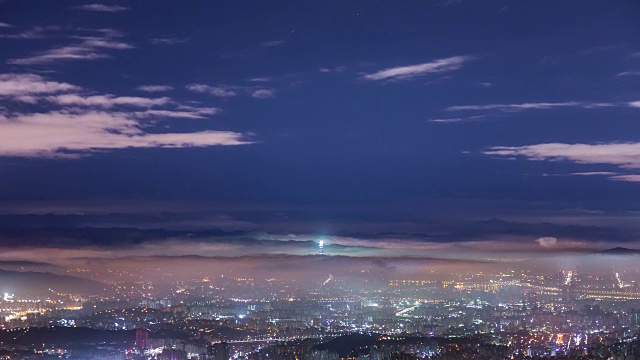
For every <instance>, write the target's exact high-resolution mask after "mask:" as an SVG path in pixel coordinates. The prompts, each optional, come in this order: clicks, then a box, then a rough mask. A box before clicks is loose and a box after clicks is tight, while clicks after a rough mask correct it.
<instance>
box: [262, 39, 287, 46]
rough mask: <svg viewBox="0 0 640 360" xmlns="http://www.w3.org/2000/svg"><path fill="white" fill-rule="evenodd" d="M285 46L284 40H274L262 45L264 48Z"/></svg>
mask: <svg viewBox="0 0 640 360" xmlns="http://www.w3.org/2000/svg"><path fill="white" fill-rule="evenodd" d="M282 44H284V40H272V41H263V42H262V43H260V46H262V47H274V46H279V45H282Z"/></svg>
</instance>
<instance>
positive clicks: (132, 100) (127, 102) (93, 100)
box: [45, 94, 171, 108]
mask: <svg viewBox="0 0 640 360" xmlns="http://www.w3.org/2000/svg"><path fill="white" fill-rule="evenodd" d="M45 100H47V101H49V102H52V103H55V104H58V105H63V106H64V105H73V106H97V107H104V108H110V107H114V106H123V105H124V106H134V107H150V106H155V105H166V104H168V103H169V102H170V101H171V99H170V98H168V97H162V98H145V97H138V96H114V95H91V96H83V95H78V94H63V95H55V96H47V97H46V98H45Z"/></svg>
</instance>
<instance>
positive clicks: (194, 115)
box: [135, 108, 222, 119]
mask: <svg viewBox="0 0 640 360" xmlns="http://www.w3.org/2000/svg"><path fill="white" fill-rule="evenodd" d="M220 112H222V110H221V109H218V108H200V109H198V108H195V109H193V110H189V111H181V110H178V111H176V110H146V111H143V112H136V113H135V115H136V116H138V117H151V116H157V117H169V118H182V119H205V118H207V116H210V115H216V114H218V113H220Z"/></svg>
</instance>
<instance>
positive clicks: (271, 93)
mask: <svg viewBox="0 0 640 360" xmlns="http://www.w3.org/2000/svg"><path fill="white" fill-rule="evenodd" d="M251 96H253V97H254V98H257V99H269V98H272V97H275V96H276V91H275V90H273V89H259V90H256V91H254V92H253V94H251Z"/></svg>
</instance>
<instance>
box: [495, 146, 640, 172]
mask: <svg viewBox="0 0 640 360" xmlns="http://www.w3.org/2000/svg"><path fill="white" fill-rule="evenodd" d="M483 153H484V154H486V155H491V156H499V157H514V156H522V157H525V158H527V159H529V160H550V161H558V160H564V161H572V162H575V163H579V164H610V165H617V166H620V167H622V168H629V169H639V168H640V143H637V142H629V143H604V144H564V143H545V144H536V145H526V146H496V147H492V148H490V149H488V150H485V151H483Z"/></svg>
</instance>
